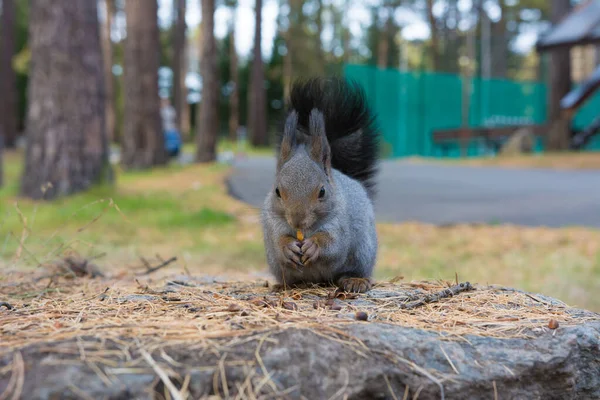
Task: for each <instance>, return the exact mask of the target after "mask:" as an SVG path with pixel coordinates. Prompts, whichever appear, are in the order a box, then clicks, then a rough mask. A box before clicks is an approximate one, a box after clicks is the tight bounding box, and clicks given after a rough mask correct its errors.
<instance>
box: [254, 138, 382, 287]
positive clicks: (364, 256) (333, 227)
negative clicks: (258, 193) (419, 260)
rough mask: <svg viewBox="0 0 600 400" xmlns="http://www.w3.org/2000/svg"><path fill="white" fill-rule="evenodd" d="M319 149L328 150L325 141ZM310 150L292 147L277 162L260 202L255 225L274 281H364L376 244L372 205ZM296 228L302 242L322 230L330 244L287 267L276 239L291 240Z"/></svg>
mask: <svg viewBox="0 0 600 400" xmlns="http://www.w3.org/2000/svg"><path fill="white" fill-rule="evenodd" d="M298 134H301V133H298ZM315 136H321V135H315ZM315 136H313V138H314V139H317V137H315ZM324 145H325V146H326V147H327V149H326V150H327V151H329V145H328V144H327V142H326V141H325V143H324ZM310 149H311V147H310V143H302V144H297V145H296V146H295V147H294V148H293V151H292V154H291V156H290V157H288V159H287V160H281V161H283V162H281V163H280V164H278V170H277V174H276V179H275V185H274V186H273V190H271V191H270V192H269V193H268V195H267V197H266V199H265V202H264V205H263V209H262V213H261V222H262V227H263V234H264V243H265V248H266V256H267V262H268V264H269V269H270V271H271V273H272V274H273V275H274V277H275V279H276V280H277V281H278V282H279V283H281V284H284V283H285V284H287V285H294V284H301V283H334V284H336V283H337V282H338V281H339V279H340V278H344V277H355V278H370V277H371V275H372V273H373V268H374V266H375V262H376V258H377V247H378V243H377V232H376V229H375V217H374V211H373V204H372V202H371V200H370V199H369V196H368V194H367V191H366V190H365V188H364V186H363V185H361V184H360V183H359V182H358V181H356V180H354V179H351V178H349V177H348V176H346V175H344V174H342V173H341V172H339V171H338V170H335V169H333V170H330V171H331V172H330V174H329V176H328V175H327V173H326V172H327V171H328V168H327V165H322V164H319V163H318V162H317V161H315V160H314V159H313V158H311V156H310ZM324 162H327V161H324ZM321 186H322V187H324V188H325V197H324V198H323V200H322V201H317V202H315V201H313V200H312V199H313V198H314V195H313V194H314V193H315V192H318V190H319V188H320V187H321ZM277 187H279V188H280V190H281V191H282V192H284V193H285V201H284V200H282V199H280V198H279V197H278V196H277V195H276V194H275V188H277ZM282 194H283V193H282ZM298 228H301V229H303V231H304V235H305V237H306V238H310V237H311V236H312V235H314V234H315V233H317V232H327V233H328V234H329V235H330V236H331V237H332V239H333V242H332V243H331V244H330V245H329V246H326V247H325V248H321V249H320V254H319V256H318V258H317V259H316V261H314V262H313V263H311V264H310V265H307V266H302V267H298V268H293V267H292V266H290V265H289V263H287V261H288V260H287V259H286V257H285V255H284V253H283V248H282V247H281V246H280V244H279V243H280V242H279V239H280V238H281V237H282V236H290V237H295V236H296V229H298Z"/></svg>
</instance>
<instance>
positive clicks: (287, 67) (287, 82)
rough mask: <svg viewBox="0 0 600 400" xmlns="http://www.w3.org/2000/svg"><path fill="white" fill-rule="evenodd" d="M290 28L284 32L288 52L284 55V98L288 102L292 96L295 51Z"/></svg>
mask: <svg viewBox="0 0 600 400" xmlns="http://www.w3.org/2000/svg"><path fill="white" fill-rule="evenodd" d="M291 36H292V35H291V32H290V28H289V27H288V30H287V32H285V33H284V40H285V47H286V53H285V56H283V74H282V78H283V99H284V102H287V101H288V99H289V98H290V90H291V86H292V63H293V60H292V53H293V47H292V46H293V41H292V39H291Z"/></svg>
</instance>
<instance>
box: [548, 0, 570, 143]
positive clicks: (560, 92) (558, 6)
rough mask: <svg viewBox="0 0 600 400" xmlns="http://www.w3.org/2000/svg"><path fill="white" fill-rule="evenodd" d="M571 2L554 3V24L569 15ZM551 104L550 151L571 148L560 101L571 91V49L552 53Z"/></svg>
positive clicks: (567, 122) (555, 0) (564, 0)
mask: <svg viewBox="0 0 600 400" xmlns="http://www.w3.org/2000/svg"><path fill="white" fill-rule="evenodd" d="M570 9H571V5H570V2H569V0H553V1H552V22H553V23H555V24H556V23H557V22H559V21H560V20H561V19H562V18H564V16H565V15H567V14H568V13H569V11H570ZM548 72H549V77H550V104H549V110H548V111H549V119H550V121H551V125H552V129H550V132H549V135H548V150H566V149H568V148H569V140H570V135H571V132H570V129H569V122H570V121H568V119H569V117H568V116H566V115H564V113H563V112H562V110H561V108H560V100H561V99H562V98H563V97H564V96H565V95H566V94H567V93H569V90H571V52H570V50H569V49H556V50H553V51H552V52H551V53H550V65H549V71H548Z"/></svg>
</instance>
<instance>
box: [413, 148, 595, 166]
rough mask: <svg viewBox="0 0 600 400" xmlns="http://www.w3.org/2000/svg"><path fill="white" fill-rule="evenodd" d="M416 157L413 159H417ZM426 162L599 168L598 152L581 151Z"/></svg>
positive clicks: (428, 160)
mask: <svg viewBox="0 0 600 400" xmlns="http://www.w3.org/2000/svg"><path fill="white" fill-rule="evenodd" d="M418 160H419V159H416V160H415V161H418ZM422 161H426V162H444V163H450V164H457V165H468V166H473V167H503V168H549V169H558V170H596V169H600V153H599V152H582V153H539V154H524V155H515V156H498V157H479V158H470V159H460V160H444V161H440V160H430V159H426V160H422Z"/></svg>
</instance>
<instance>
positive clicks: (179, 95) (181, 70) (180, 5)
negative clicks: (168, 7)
mask: <svg viewBox="0 0 600 400" xmlns="http://www.w3.org/2000/svg"><path fill="white" fill-rule="evenodd" d="M174 5H175V8H176V9H175V11H176V15H177V20H176V21H177V22H176V23H175V28H174V29H175V32H174V37H173V47H174V55H173V105H174V107H175V112H176V113H177V120H176V121H177V129H178V130H179V132H181V133H182V134H183V117H184V108H185V107H187V93H186V92H187V91H186V87H185V75H186V72H187V65H186V63H185V32H186V23H185V9H186V7H185V6H186V0H176V1H175V2H174Z"/></svg>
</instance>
